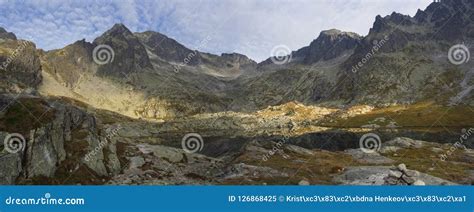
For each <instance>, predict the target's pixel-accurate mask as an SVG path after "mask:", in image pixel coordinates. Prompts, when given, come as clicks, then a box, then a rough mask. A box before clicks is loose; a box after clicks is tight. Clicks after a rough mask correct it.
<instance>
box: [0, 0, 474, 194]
mask: <svg viewBox="0 0 474 212" xmlns="http://www.w3.org/2000/svg"><path fill="white" fill-rule="evenodd" d="M473 8H474V3H473V2H470V1H462V0H453V1H443V2H441V3H439V2H436V3H432V4H431V5H429V6H428V7H427V8H426V10H424V11H422V10H419V11H418V12H417V14H416V15H415V16H414V17H409V16H405V15H402V14H398V13H393V14H391V15H389V16H386V17H381V16H377V17H376V18H375V22H374V24H373V27H372V28H371V29H370V32H369V34H368V35H367V36H359V35H357V34H355V33H351V32H342V31H339V30H336V29H332V30H327V31H323V32H321V33H320V35H319V36H318V37H317V38H316V39H315V40H314V41H313V42H311V43H310V44H309V45H308V46H306V47H303V48H301V49H299V50H296V51H293V52H288V54H289V55H287V56H284V55H283V61H284V62H281V59H282V58H279V57H270V58H268V59H267V60H265V61H263V62H261V63H258V64H257V63H256V62H255V61H252V60H251V59H249V58H248V57H246V56H245V55H241V54H238V53H231V54H222V55H214V54H209V53H204V52H199V51H197V50H192V49H189V48H187V47H185V46H183V45H181V44H180V43H178V42H177V41H176V40H173V39H172V38H169V37H167V36H165V35H162V34H160V33H158V32H151V31H147V32H136V33H134V32H131V31H130V30H129V29H128V28H127V27H126V26H124V25H122V24H116V25H114V26H113V27H112V28H111V29H109V30H108V31H106V32H104V33H103V34H102V35H101V36H99V37H98V38H96V39H95V40H94V41H93V42H87V41H85V40H81V41H77V42H75V43H73V44H71V45H68V46H66V47H64V48H62V49H57V50H51V51H43V50H41V49H36V47H35V45H34V44H33V43H32V42H29V41H24V40H19V39H17V37H16V36H15V35H14V34H13V33H11V32H7V31H6V30H5V29H3V28H0V65H1V66H0V68H1V70H0V78H1V79H2V81H1V83H0V140H2V141H4V140H11V139H10V138H11V136H12V135H16V136H18V134H19V135H21V136H20V137H23V139H24V141H23V142H20V143H16V144H23V146H18V145H17V146H16V147H20V148H19V149H18V151H16V152H14V153H10V152H9V151H8V150H9V149H8V148H13V147H15V146H12V147H10V146H7V143H5V142H4V143H1V144H0V149H3V151H2V152H0V170H2V172H1V173H0V184H242V183H243V184H302V185H306V184H371V185H372V184H375V185H381V184H403V185H407V184H408V185H415V184H434V185H438V184H455V183H458V184H472V182H473V176H474V173H473V170H474V167H473V166H472V164H473V163H472V161H474V159H473V158H474V155H473V151H472V148H473V146H474V144H473V138H472V137H468V138H465V139H464V140H462V141H463V143H462V145H461V146H459V145H458V146H454V145H453V144H452V143H455V142H457V139H458V138H459V137H460V135H459V133H453V131H455V132H458V131H459V130H460V129H461V128H462V129H464V131H463V134H464V136H465V135H469V136H470V135H471V133H472V126H473V124H474V122H473V121H472V118H471V117H472V116H473V114H474V111H473V109H472V106H473V104H474V102H473V100H474V98H473V94H472V92H471V91H472V88H473V79H472V76H473V74H474V72H473V71H474V70H473V69H472V67H473V66H472V60H468V59H467V60H466V58H464V59H465V61H463V63H459V64H455V63H453V62H452V61H450V60H452V58H449V51H450V48H451V47H453V46H455V45H457V44H463V45H464V46H466V47H467V48H468V51H470V52H472V43H473V38H474V31H473V29H474V27H473V19H474V18H473V17H474V13H473ZM203 42H204V45H205V42H206V41H203ZM461 56H462V55H461ZM464 56H466V55H464ZM454 57H457V56H454ZM455 59H456V58H455ZM461 59H462V58H461ZM432 128H436V129H432ZM440 128H441V130H442V132H439V131H438V130H439V129H440ZM369 131H370V132H377V133H378V134H380V135H382V137H383V140H384V143H383V144H384V145H383V147H382V148H381V150H380V151H379V152H376V153H366V152H361V151H360V149H358V146H357V143H358V140H359V138H360V137H361V136H362V134H363V133H367V132H369ZM191 132H199V133H200V134H201V135H202V136H203V137H204V140H205V147H204V148H203V149H202V151H200V152H198V153H189V152H186V151H185V150H184V149H182V148H183V147H181V146H180V144H181V143H180V142H181V139H182V137H183V136H184V135H185V134H186V133H191ZM14 133H18V134H14ZM407 137H412V138H414V137H416V138H417V139H410V138H407ZM332 139H335V140H336V141H334V140H332ZM422 140H423V141H422ZM15 141H18V140H15ZM20 141H21V140H20ZM428 141H429V142H428ZM453 148H454V150H453ZM275 149H276V150H275ZM448 153H449V155H447V154H448ZM443 155H444V156H446V157H447V158H449V160H445V159H446V158H443V157H442V156H443ZM303 165H304V167H305V168H303V169H300V168H301V167H303ZM407 175H408V176H407Z"/></svg>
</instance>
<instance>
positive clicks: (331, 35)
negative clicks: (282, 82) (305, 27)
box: [294, 29, 362, 64]
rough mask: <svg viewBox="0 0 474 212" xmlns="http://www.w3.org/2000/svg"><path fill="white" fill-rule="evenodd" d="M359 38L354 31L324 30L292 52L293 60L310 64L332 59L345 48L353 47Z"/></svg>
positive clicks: (350, 48) (345, 49)
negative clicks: (309, 42) (307, 44)
mask: <svg viewBox="0 0 474 212" xmlns="http://www.w3.org/2000/svg"><path fill="white" fill-rule="evenodd" d="M361 39H362V37H361V36H360V35H358V34H357V33H354V32H344V31H341V30H338V29H329V30H324V31H322V32H321V33H320V34H319V36H318V38H316V39H315V40H313V41H312V42H311V44H310V45H309V46H307V47H303V48H301V49H299V50H298V51H296V52H295V53H294V56H295V60H296V61H298V60H301V61H303V62H304V63H308V64H311V63H315V62H318V61H320V60H329V59H333V58H336V57H338V56H340V55H341V54H342V53H344V52H345V51H347V50H352V49H354V48H355V47H356V46H357V44H358V43H359V42H360V40H361Z"/></svg>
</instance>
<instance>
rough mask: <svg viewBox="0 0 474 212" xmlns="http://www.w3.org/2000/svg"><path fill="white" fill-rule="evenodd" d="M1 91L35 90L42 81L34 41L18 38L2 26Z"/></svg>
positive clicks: (0, 55)
mask: <svg viewBox="0 0 474 212" xmlns="http://www.w3.org/2000/svg"><path fill="white" fill-rule="evenodd" d="M0 79H1V80H2V83H0V93H22V92H33V91H34V90H35V89H36V88H37V87H38V85H39V84H40V83H41V65H40V59H39V56H38V50H37V49H36V46H35V44H34V43H32V42H29V41H25V40H17V39H16V36H15V35H14V34H13V33H11V32H7V31H5V30H4V29H3V28H0Z"/></svg>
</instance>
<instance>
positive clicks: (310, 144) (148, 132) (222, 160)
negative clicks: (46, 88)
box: [0, 96, 474, 185]
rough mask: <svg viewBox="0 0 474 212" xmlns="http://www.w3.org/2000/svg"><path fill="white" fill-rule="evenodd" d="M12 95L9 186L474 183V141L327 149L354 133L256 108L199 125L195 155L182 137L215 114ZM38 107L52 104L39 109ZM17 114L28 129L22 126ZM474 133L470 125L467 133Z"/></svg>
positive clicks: (406, 141)
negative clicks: (185, 116) (138, 113)
mask: <svg viewBox="0 0 474 212" xmlns="http://www.w3.org/2000/svg"><path fill="white" fill-rule="evenodd" d="M2 99H3V103H4V104H7V103H11V104H10V105H8V109H7V110H5V112H2V114H1V115H2V123H1V124H2V125H4V126H10V127H11V128H7V132H1V133H0V140H2V141H4V140H5V138H6V137H7V136H10V135H12V133H15V132H16V133H20V134H21V135H24V139H25V142H24V143H16V144H17V145H22V146H20V147H19V148H17V151H16V152H14V153H11V152H10V151H8V150H9V149H8V148H12V147H8V148H7V147H6V146H5V145H4V144H6V143H2V144H1V145H0V148H2V149H4V150H3V151H2V152H1V153H0V170H2V172H1V173H0V184H125V185H132V184H138V185H142V184H150V185H168V184H172V185H175V184H232V185H235V184H237V185H240V184H255V185H270V184H276V185H298V184H299V185H314V184H350V185H454V184H472V183H474V163H473V161H474V151H473V150H472V149H470V148H467V147H466V145H467V146H469V143H465V144H459V145H458V144H452V143H447V144H441V143H433V142H426V141H420V140H414V139H410V138H406V137H398V138H394V139H391V140H389V141H385V142H383V143H382V144H381V146H380V148H379V149H378V150H377V151H374V152H368V153H367V152H365V151H363V149H361V148H359V147H358V144H357V143H358V142H357V140H356V141H352V140H350V139H348V140H349V141H347V144H344V145H342V147H341V148H336V149H334V148H325V147H324V145H333V144H334V143H341V142H344V141H345V140H344V137H341V138H338V139H336V140H331V138H327V139H321V138H318V137H315V138H313V137H308V138H305V137H303V139H299V140H295V139H294V138H297V137H298V136H301V135H302V134H304V130H307V131H306V133H311V131H310V130H312V132H313V133H322V132H324V131H325V130H327V128H325V127H318V126H313V124H314V123H318V122H317V120H324V117H319V118H316V117H315V120H316V121H311V122H310V123H306V122H305V120H303V119H301V120H299V119H298V118H295V117H293V116H291V115H292V114H288V112H285V113H284V114H283V116H282V117H279V116H276V115H274V114H273V115H274V116H273V117H276V118H274V119H270V120H267V121H265V120H263V121H262V120H260V121H261V122H262V123H260V124H259V123H258V120H259V119H251V118H249V117H252V115H248V117H247V118H248V119H244V120H246V121H242V120H241V119H240V118H242V117H241V116H238V115H235V114H234V116H230V115H229V114H228V115H229V117H233V119H230V120H231V121H229V120H228V119H229V117H227V118H225V119H222V120H220V119H216V120H217V122H219V121H220V122H219V124H217V125H219V126H220V127H221V128H220V129H221V130H220V131H216V132H209V131H199V130H197V131H195V132H199V133H201V134H202V135H203V145H204V147H205V148H203V149H202V150H199V151H196V152H194V153H190V152H189V151H186V149H185V148H183V147H182V146H181V145H180V144H181V139H182V136H183V135H184V134H185V131H181V130H182V129H181V127H183V126H186V127H188V129H189V130H192V127H190V126H201V124H204V123H205V119H204V120H203V119H197V118H196V120H194V121H191V119H189V120H186V121H184V123H187V124H183V123H149V122H145V121H140V120H133V119H129V118H126V117H123V116H120V115H117V114H113V113H111V112H107V111H99V110H95V111H91V110H86V108H83V107H80V106H74V105H71V104H69V103H65V102H64V100H61V99H53V100H48V101H45V100H44V99H41V98H37V97H31V96H30V97H22V98H19V99H18V100H16V101H13V103H12V102H9V100H12V99H9V98H8V97H2ZM32 102H34V104H32ZM37 105H42V106H41V107H40V108H37ZM76 105H77V103H76ZM2 106H5V105H2ZM23 107H27V108H28V109H29V110H30V111H33V113H38V114H40V115H41V114H43V115H41V116H40V115H38V114H35V115H36V117H42V118H41V120H34V119H28V118H26V119H25V120H26V122H23V121H24V120H23V121H22V120H20V118H21V117H20V116H18V113H22V108H23ZM30 107H34V108H35V109H34V108H30ZM280 109H281V108H280ZM313 109H315V108H313ZM278 110H279V108H273V109H271V110H269V111H278ZM297 111H298V110H297ZM263 112H264V111H262V112H261V113H263ZM267 112H268V111H267ZM295 114H296V115H298V113H297V112H296V113H295ZM342 114H347V113H342ZM293 115H294V114H293ZM253 116H254V118H255V117H259V115H258V114H257V115H255V114H254V115H253ZM327 116H330V114H329V113H328V114H327ZM343 116H344V117H346V118H347V115H343ZM278 117H279V118H278ZM284 117H286V118H284ZM23 118H25V117H23ZM12 119H14V120H12ZM216 120H215V119H213V120H212V122H208V126H213V124H215V123H216ZM236 120H237V121H236ZM238 120H240V121H238ZM252 120H253V121H252ZM281 120H285V121H281ZM8 121H12V122H16V123H17V124H18V125H19V126H22V127H15V126H12V125H11V124H9V123H6V122H8ZM208 121H209V120H208ZM251 121H252V122H251ZM27 122H30V123H29V124H28V123H27ZM36 122H38V123H36ZM193 123H199V124H198V125H193ZM231 123H232V124H231ZM250 123H253V124H250ZM275 123H280V125H275ZM251 127H253V128H254V130H253V131H252V130H250V128H251ZM225 128H227V130H226V129H225ZM237 129H243V130H242V133H240V134H239V133H235V132H237V131H236V130H237ZM222 130H223V131H224V133H223V132H222ZM365 130H367V129H365ZM179 132H180V133H179ZM250 132H253V134H249V133H250ZM472 132H473V130H472V129H469V130H468V131H467V132H465V133H466V134H467V135H469V134H470V133H472ZM333 136H334V135H332V136H331V137H333ZM335 136H336V137H337V135H335ZM320 142H326V143H327V144H324V145H323V144H321V145H320ZM316 144H318V145H316ZM10 150H11V149H10Z"/></svg>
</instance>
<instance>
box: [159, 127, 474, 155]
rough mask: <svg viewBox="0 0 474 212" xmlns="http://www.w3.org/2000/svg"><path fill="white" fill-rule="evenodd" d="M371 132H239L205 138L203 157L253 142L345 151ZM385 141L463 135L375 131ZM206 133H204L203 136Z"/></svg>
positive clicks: (447, 139) (471, 143)
mask: <svg viewBox="0 0 474 212" xmlns="http://www.w3.org/2000/svg"><path fill="white" fill-rule="evenodd" d="M366 133H369V132H348V131H347V130H344V129H332V130H328V131H324V132H314V133H307V134H303V135H298V136H293V137H289V138H288V137H286V138H285V137H284V136H279V135H277V136H273V135H272V136H269V135H258V134H257V135H255V136H236V134H239V133H235V132H234V133H232V132H223V133H222V134H224V135H220V136H203V137H202V138H203V142H204V145H203V149H202V150H201V151H200V153H201V154H204V155H208V156H212V157H218V156H222V155H226V154H232V153H237V152H239V150H240V149H241V148H242V147H243V146H244V144H246V143H247V142H250V141H274V142H279V141H283V142H284V143H287V144H293V145H297V146H301V147H304V148H307V149H323V150H328V151H344V150H346V149H356V148H359V140H360V138H361V137H362V135H364V134H366ZM370 133H375V134H377V135H378V136H379V137H380V140H381V142H382V145H383V142H386V141H389V140H392V139H394V138H396V137H408V138H411V139H415V140H423V141H429V142H437V143H455V142H458V141H459V140H460V138H461V136H462V135H463V131H462V130H461V129H429V130H427V129H422V128H420V129H397V130H374V131H370ZM203 134H204V133H203ZM181 138H182V135H166V136H164V137H163V140H165V143H164V145H168V146H173V147H177V148H181V142H176V141H181ZM463 144H464V145H466V147H468V148H473V147H474V135H471V136H469V137H468V139H467V140H465V141H464V142H463Z"/></svg>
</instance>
